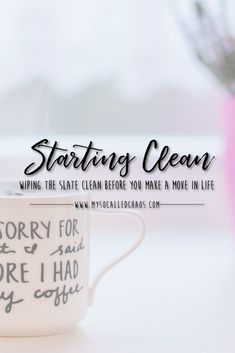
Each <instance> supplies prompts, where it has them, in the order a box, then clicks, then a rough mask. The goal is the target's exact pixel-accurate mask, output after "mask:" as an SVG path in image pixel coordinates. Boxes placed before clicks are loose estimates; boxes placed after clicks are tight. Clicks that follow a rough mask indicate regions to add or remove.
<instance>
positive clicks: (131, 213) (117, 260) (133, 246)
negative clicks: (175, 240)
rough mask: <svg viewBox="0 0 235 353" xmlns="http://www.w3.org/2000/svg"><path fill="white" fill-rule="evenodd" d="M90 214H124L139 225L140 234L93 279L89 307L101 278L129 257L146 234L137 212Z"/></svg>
mask: <svg viewBox="0 0 235 353" xmlns="http://www.w3.org/2000/svg"><path fill="white" fill-rule="evenodd" d="M92 212H101V213H108V214H110V213H113V214H123V215H124V214H125V215H130V216H133V217H135V218H136V219H137V220H138V222H139V224H140V233H139V236H138V239H136V240H135V242H134V243H133V244H132V245H131V246H130V247H129V248H128V249H127V250H126V251H125V252H124V253H123V254H122V255H119V256H118V257H116V258H115V259H114V260H113V261H112V262H111V263H110V264H109V265H107V266H106V267H105V268H103V270H101V271H100V272H99V273H98V274H97V275H96V277H95V279H94V281H93V283H92V285H91V287H90V288H89V298H88V303H89V305H92V303H93V299H94V294H95V290H96V287H97V285H98V284H99V282H100V281H101V279H102V278H103V276H104V275H105V274H106V273H107V272H109V271H110V270H111V269H112V268H113V267H114V266H116V265H117V264H118V263H119V262H120V261H122V260H123V259H125V258H126V257H127V256H128V255H130V254H131V253H132V252H133V251H134V250H135V249H136V248H137V247H138V246H139V245H140V244H141V243H142V241H143V240H144V237H145V233H146V226H145V221H144V218H143V217H142V216H141V215H140V214H139V213H137V212H134V211H104V210H92Z"/></svg>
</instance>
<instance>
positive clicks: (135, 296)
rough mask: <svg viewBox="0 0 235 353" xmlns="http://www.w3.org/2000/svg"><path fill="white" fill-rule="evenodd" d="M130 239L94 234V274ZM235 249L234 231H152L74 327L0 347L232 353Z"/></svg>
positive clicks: (74, 352)
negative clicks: (107, 257)
mask: <svg viewBox="0 0 235 353" xmlns="http://www.w3.org/2000/svg"><path fill="white" fill-rule="evenodd" d="M234 233H235V232H234ZM124 237H125V234H122V238H121V235H120V234H116V236H115V235H114V236H112V238H111V237H110V238H107V235H104V234H103V235H101V234H97V235H96V236H93V240H92V244H93V248H92V264H93V272H96V270H97V268H99V267H100V265H101V263H102V262H103V263H104V258H105V257H106V254H107V253H110V255H109V256H110V257H111V256H113V254H114V253H115V252H116V251H117V252H118V251H119V250H120V251H121V250H122V247H123V246H124V245H126V244H125V242H127V241H129V239H128V240H127V237H125V239H124ZM115 239H116V240H115ZM234 248H235V236H234V239H233V237H232V236H231V234H230V232H229V231H228V230H227V231H226V230H223V229H220V230H219V229H217V230H216V231H213V230H194V231H192V230H188V231H186V230H184V231H183V232H180V231H179V230H177V231H172V230H169V229H168V230H167V229H165V230H164V231H161V232H157V231H156V232H154V231H151V234H150V233H149V234H148V235H147V238H146V240H145V242H144V244H143V245H142V247H140V248H139V249H138V250H137V251H136V252H135V254H133V255H132V256H130V257H129V258H128V259H127V260H126V261H124V262H123V263H122V264H120V265H119V266H117V267H116V268H115V269H113V271H112V273H110V274H109V275H107V276H106V277H105V278H104V279H103V282H102V283H101V284H100V285H99V287H98V289H97V293H96V298H95V302H94V306H93V307H92V308H91V309H89V312H88V313H87V316H86V318H85V320H84V321H83V322H82V323H81V324H80V325H79V326H78V327H77V328H76V329H74V330H73V331H71V332H68V333H66V334H62V335H56V336H48V337H42V338H14V339H13V338H0V352H1V353H32V352H33V353H42V352H43V353H104V352H105V353H106V352H107V353H120V352H124V353H142V352H149V353H152V352H153V353H157V352H159V353H234V351H235V252H234ZM106 260H107V259H106ZM94 267H95V268H94ZM23 323H24V318H23V317H22V324H23Z"/></svg>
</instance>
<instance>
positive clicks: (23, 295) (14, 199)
mask: <svg viewBox="0 0 235 353" xmlns="http://www.w3.org/2000/svg"><path fill="white" fill-rule="evenodd" d="M84 201H85V202H87V201H89V194H85V193H84V194H78V195H65V196H55V195H53V194H51V195H50V196H38V195H36V196H32V195H31V196H30V195H20V194H19V195H14V194H13V195H4V196H1V197H0V335H1V336H35V335H36V336H38V335H48V334H55V333H60V332H64V331H66V330H69V329H71V328H73V327H74V325H75V324H76V323H77V322H79V321H80V320H82V318H83V317H84V315H85V313H86V310H87V307H88V305H89V304H90V303H91V302H92V299H93V295H94V291H95V288H96V286H97V284H98V282H99V281H100V279H101V278H102V277H103V275H104V274H105V273H106V272H107V271H109V270H110V269H111V268H112V267H113V266H114V265H115V264H117V263H118V262H119V261H121V260H122V259H123V258H125V257H126V256H127V255H129V254H130V253H131V252H132V251H133V250H134V249H135V248H136V247H137V246H138V245H139V244H140V243H141V241H142V240H143V237H144V234H145V225H144V221H143V219H142V217H141V216H140V215H139V214H137V213H135V212H129V211H127V212H126V211H117V212H116V213H129V214H130V216H134V217H135V218H136V220H137V221H138V222H139V224H140V227H141V229H140V234H139V236H138V239H137V240H136V241H135V243H134V244H133V245H132V247H131V248H129V249H128V250H127V251H126V252H125V253H124V254H123V255H122V256H120V257H119V258H117V259H115V260H114V261H113V262H112V263H111V264H110V265H109V266H107V267H106V268H105V269H104V270H102V271H101V272H100V273H99V274H98V275H97V277H96V278H95V280H94V283H93V284H92V285H91V286H90V285H89V214H90V209H79V208H76V207H75V204H74V202H84ZM99 212H100V213H101V212H103V211H99ZM107 212H109V211H107ZM112 213H114V212H112Z"/></svg>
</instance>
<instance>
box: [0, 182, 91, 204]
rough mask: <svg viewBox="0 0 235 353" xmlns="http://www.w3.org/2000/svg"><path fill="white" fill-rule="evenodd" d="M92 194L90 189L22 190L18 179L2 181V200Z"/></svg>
mask: <svg viewBox="0 0 235 353" xmlns="http://www.w3.org/2000/svg"><path fill="white" fill-rule="evenodd" d="M84 195H90V191H79V190H77V191H76V190H64V191H63V190H43V191H41V190H21V189H20V188H19V184H18V182H17V181H9V182H7V181H6V182H5V181H0V200H5V199H7V200H13V199H14V200H25V199H54V198H56V199H60V198H62V199H64V198H76V197H79V196H84Z"/></svg>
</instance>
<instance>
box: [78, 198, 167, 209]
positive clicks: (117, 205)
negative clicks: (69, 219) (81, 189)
mask: <svg viewBox="0 0 235 353" xmlns="http://www.w3.org/2000/svg"><path fill="white" fill-rule="evenodd" d="M160 205H161V203H160V201H152V200H151V201H146V200H144V201H141V200H108V201H107V200H106V201H105V200H102V201H74V206H75V207H76V208H79V209H89V208H92V209H145V208H152V209H155V208H159V207H160Z"/></svg>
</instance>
